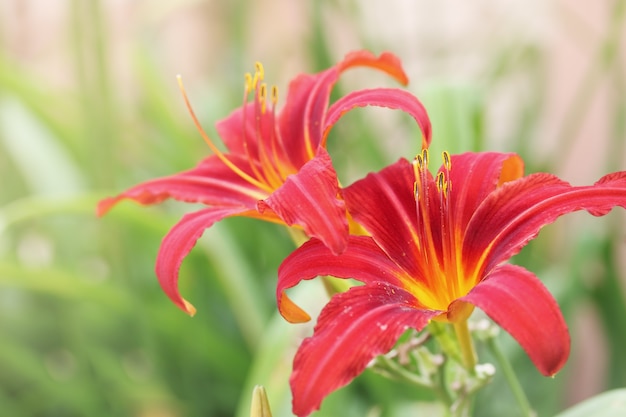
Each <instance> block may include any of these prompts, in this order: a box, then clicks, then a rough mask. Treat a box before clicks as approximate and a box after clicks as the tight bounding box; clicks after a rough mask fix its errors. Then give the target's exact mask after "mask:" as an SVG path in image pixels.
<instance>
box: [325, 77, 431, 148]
mask: <svg viewBox="0 0 626 417" xmlns="http://www.w3.org/2000/svg"><path fill="white" fill-rule="evenodd" d="M366 106H378V107H386V108H390V109H393V110H402V111H404V112H406V113H408V114H409V115H410V116H411V117H413V119H415V121H416V122H417V124H418V126H419V127H420V129H421V131H422V134H423V139H422V149H423V148H428V146H429V145H430V141H431V135H432V127H431V124H430V119H429V118H428V113H427V112H426V109H425V108H424V105H423V104H422V103H421V102H420V101H419V100H418V99H417V98H416V97H415V96H414V95H413V94H411V93H409V92H407V91H404V90H399V89H397V88H377V89H371V90H359V91H355V92H353V93H350V94H348V95H346V96H344V97H342V98H340V99H339V100H337V101H336V102H335V103H333V105H332V106H331V107H330V108H329V109H328V114H327V115H326V120H325V124H324V129H323V132H324V133H323V138H322V146H325V144H326V143H325V142H326V137H327V136H328V133H329V132H330V129H331V128H332V126H333V125H334V124H335V123H337V120H339V119H340V118H341V116H343V115H344V114H345V113H347V112H348V111H350V110H352V109H354V108H356V107H366Z"/></svg>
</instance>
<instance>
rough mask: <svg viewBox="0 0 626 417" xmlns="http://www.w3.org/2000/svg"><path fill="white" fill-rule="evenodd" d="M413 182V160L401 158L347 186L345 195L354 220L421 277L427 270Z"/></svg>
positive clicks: (394, 258)
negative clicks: (419, 247)
mask: <svg viewBox="0 0 626 417" xmlns="http://www.w3.org/2000/svg"><path fill="white" fill-rule="evenodd" d="M431 180H432V178H431ZM414 182H415V176H414V173H413V168H412V167H411V164H410V163H408V161H406V160H404V159H401V160H399V161H398V162H396V163H395V164H393V165H390V166H388V167H386V168H384V169H383V170H381V171H380V172H378V173H371V174H368V175H367V177H365V178H364V179H362V180H360V181H357V182H355V183H354V184H352V185H350V186H349V187H347V188H346V189H344V199H345V201H346V205H347V207H348V211H349V212H350V214H351V215H352V217H353V218H354V220H355V221H357V222H358V223H359V224H361V225H362V226H363V227H364V228H365V229H366V230H367V231H368V232H369V233H370V234H371V235H372V237H373V238H374V240H375V241H376V243H377V244H378V245H379V246H380V247H381V248H382V249H383V250H384V251H385V253H386V254H387V256H389V257H390V258H391V259H393V260H394V261H395V262H396V263H397V264H398V265H400V266H401V267H402V268H403V269H404V270H405V271H407V273H408V274H409V275H411V276H414V277H420V276H423V275H424V272H423V269H422V265H421V260H422V259H423V258H422V257H421V256H420V255H419V253H418V251H417V243H416V242H417V241H418V235H417V217H416V205H415V197H414V195H413V183H414ZM431 188H433V189H434V186H433V187H431ZM433 210H434V208H433ZM439 217H440V216H439V215H438V214H437V216H434V218H435V219H439ZM433 230H436V227H433Z"/></svg>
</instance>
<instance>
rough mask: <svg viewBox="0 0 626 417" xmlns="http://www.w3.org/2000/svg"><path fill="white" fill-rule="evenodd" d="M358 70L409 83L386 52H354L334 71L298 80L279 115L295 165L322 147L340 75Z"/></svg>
mask: <svg viewBox="0 0 626 417" xmlns="http://www.w3.org/2000/svg"><path fill="white" fill-rule="evenodd" d="M354 67H369V68H373V69H378V70H380V71H383V72H385V73H387V74H389V75H390V76H392V77H394V78H395V79H396V80H398V81H399V82H400V83H402V84H406V83H407V82H408V79H407V77H406V74H405V73H404V70H403V69H402V64H401V62H400V60H399V59H398V58H397V57H396V56H395V55H393V54H390V53H383V54H381V55H380V56H378V57H377V56H375V55H374V54H372V53H371V52H369V51H357V52H352V53H350V54H348V55H346V57H345V58H344V59H343V60H342V61H341V62H339V63H338V64H337V65H335V66H334V67H332V68H330V69H327V70H325V71H322V72H320V73H318V74H314V75H309V74H303V75H300V76H298V77H296V78H295V79H294V80H293V81H292V82H291V83H290V84H289V92H288V95H287V100H286V103H285V106H284V108H283V110H282V111H281V113H280V116H279V132H280V137H281V140H282V141H283V145H284V148H285V149H286V150H287V152H289V155H290V160H291V161H292V163H293V165H294V166H301V165H303V164H304V163H305V162H306V161H307V160H308V159H310V158H311V156H312V155H313V154H314V153H315V150H316V148H317V147H318V146H319V145H320V143H321V140H322V127H323V125H324V117H325V114H326V111H327V108H328V103H329V99H330V92H331V90H332V88H333V86H334V85H335V83H336V82H337V80H338V79H339V76H340V75H341V74H342V73H343V72H344V71H346V70H347V69H350V68H354Z"/></svg>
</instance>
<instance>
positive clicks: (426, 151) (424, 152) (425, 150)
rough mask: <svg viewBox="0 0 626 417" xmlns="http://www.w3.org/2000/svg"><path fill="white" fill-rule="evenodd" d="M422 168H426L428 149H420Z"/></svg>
mask: <svg viewBox="0 0 626 417" xmlns="http://www.w3.org/2000/svg"><path fill="white" fill-rule="evenodd" d="M422 160H423V161H424V163H423V169H424V170H426V169H428V149H424V150H422Z"/></svg>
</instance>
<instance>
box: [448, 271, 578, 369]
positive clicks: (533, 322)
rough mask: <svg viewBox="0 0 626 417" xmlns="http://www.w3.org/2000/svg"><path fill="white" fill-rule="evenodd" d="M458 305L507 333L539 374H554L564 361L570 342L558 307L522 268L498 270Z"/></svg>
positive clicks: (541, 285)
mask: <svg viewBox="0 0 626 417" xmlns="http://www.w3.org/2000/svg"><path fill="white" fill-rule="evenodd" d="M459 301H466V302H468V303H471V304H474V305H475V306H477V307H479V308H480V309H481V310H483V311H484V312H485V313H487V315H488V316H489V317H491V318H492V319H493V320H494V321H495V322H496V323H498V325H500V326H501V327H502V328H503V329H504V330H506V331H507V332H509V333H510V334H511V336H513V338H515V340H517V341H518V342H519V344H520V345H521V346H522V347H523V348H524V350H525V351H526V353H528V356H529V357H530V359H531V360H532V361H533V363H534V364H535V366H536V367H537V369H539V371H540V372H541V373H542V374H544V375H546V376H551V375H554V374H556V373H557V372H558V371H559V370H560V369H561V368H562V367H563V365H564V364H565V361H567V357H568V356H569V350H570V338H569V333H568V331H567V325H566V324H565V320H564V319H563V316H562V315H561V311H560V310H559V306H558V304H557V302H556V301H555V300H554V298H553V297H552V295H550V293H549V292H548V290H547V289H546V288H545V287H544V286H543V284H542V283H541V281H539V280H538V279H537V277H536V276H535V275H534V274H532V273H530V272H529V271H527V270H525V269H524V268H521V267H519V266H515V265H502V266H500V267H497V268H496V269H495V270H494V271H493V272H491V273H490V274H489V276H487V277H486V278H485V279H484V280H483V281H482V282H480V283H479V284H478V285H476V287H474V289H472V291H470V292H469V294H467V295H466V296H465V297H462V298H460V299H459Z"/></svg>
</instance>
